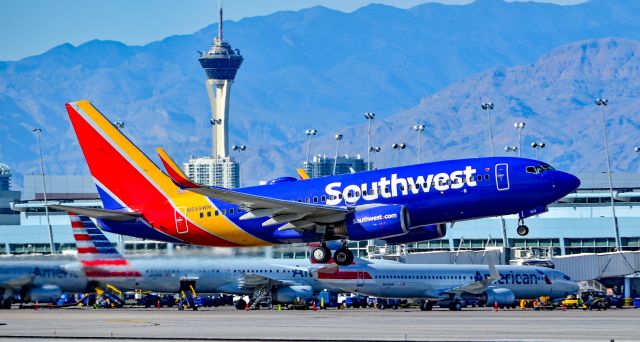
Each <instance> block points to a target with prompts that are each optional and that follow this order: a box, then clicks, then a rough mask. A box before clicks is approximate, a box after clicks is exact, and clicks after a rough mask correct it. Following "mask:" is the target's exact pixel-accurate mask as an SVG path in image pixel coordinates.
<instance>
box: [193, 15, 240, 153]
mask: <svg viewBox="0 0 640 342" xmlns="http://www.w3.org/2000/svg"><path fill="white" fill-rule="evenodd" d="M198 60H199V61H200V65H201V66H202V68H203V69H204V71H205V73H206V74H207V81H206V86H207V91H208V93H209V102H210V105H211V115H212V120H211V124H212V128H211V129H212V134H213V146H212V154H213V156H215V157H216V158H227V157H229V129H228V125H229V96H230V92H231V84H232V83H233V80H234V79H235V78H236V73H237V72H238V69H239V68H240V65H242V61H243V60H244V59H243V58H242V55H240V51H239V50H238V49H235V50H234V49H232V48H231V45H230V44H229V43H228V42H226V41H225V40H224V39H223V36H222V7H221V8H220V13H219V20H218V36H217V37H215V38H214V40H213V44H212V45H211V48H210V49H209V51H208V52H206V53H203V54H202V55H201V56H200V58H199V59H198Z"/></svg>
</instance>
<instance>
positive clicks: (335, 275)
mask: <svg viewBox="0 0 640 342" xmlns="http://www.w3.org/2000/svg"><path fill="white" fill-rule="evenodd" d="M314 276H315V277H317V278H318V280H321V281H322V282H324V283H326V284H329V285H330V286H331V287H339V288H341V289H343V290H345V291H348V292H356V293H362V294H366V295H369V296H375V297H383V298H411V299H420V300H421V302H420V309H421V310H423V311H428V310H431V309H432V307H433V305H434V304H436V305H440V306H448V307H449V309H450V310H454V311H457V310H460V309H461V308H462V302H463V301H464V300H466V299H473V300H478V301H479V302H480V304H481V305H487V306H493V305H494V304H497V305H499V306H500V307H515V305H516V300H517V299H535V298H539V297H541V296H549V297H551V298H554V299H555V298H564V297H566V296H567V295H569V294H574V293H576V292H577V291H578V288H579V287H578V284H576V282H575V281H572V280H571V279H570V278H569V276H567V275H566V274H564V273H562V272H560V271H557V270H553V269H549V268H545V267H537V266H500V265H499V266H493V265H489V266H487V265H422V264H402V263H396V262H393V263H368V264H358V265H353V266H346V267H340V269H339V270H338V271H337V272H324V271H322V270H320V271H319V272H317V273H315V274H314Z"/></svg>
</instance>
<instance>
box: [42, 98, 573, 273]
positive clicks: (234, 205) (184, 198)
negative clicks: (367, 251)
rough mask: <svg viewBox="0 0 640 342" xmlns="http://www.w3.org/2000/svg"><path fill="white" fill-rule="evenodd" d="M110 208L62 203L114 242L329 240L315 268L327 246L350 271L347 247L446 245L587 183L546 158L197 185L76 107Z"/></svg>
mask: <svg viewBox="0 0 640 342" xmlns="http://www.w3.org/2000/svg"><path fill="white" fill-rule="evenodd" d="M66 107H67V112H68V113H69V118H70V119H71V123H72V125H73V128H74V130H75V132H76V135H77V137H78V140H79V142H80V146H81V148H82V151H83V153H84V156H85V159H86V161H87V164H88V165H89V170H90V172H91V174H92V176H93V178H94V180H95V183H96V186H97V188H98V193H99V194H100V196H101V199H102V202H103V205H104V209H89V208H76V207H69V206H62V205H52V206H51V207H53V208H55V209H59V210H66V211H72V212H76V213H78V214H81V215H86V216H89V217H93V218H96V219H98V222H99V224H100V226H101V227H102V228H103V229H104V230H106V231H110V232H113V233H116V234H124V235H129V236H134V237H138V238H143V239H153V240H159V241H166V242H174V243H185V244H197V245H205V246H227V247H237V246H266V245H274V244H284V243H294V242H318V241H319V242H320V246H318V247H316V248H315V249H314V250H313V251H312V260H313V261H314V262H320V263H326V262H328V261H329V260H330V259H331V250H330V249H329V248H327V246H326V241H330V240H341V241H343V247H342V248H340V249H338V250H337V251H336V252H335V253H334V254H333V259H334V260H335V262H336V263H337V264H339V265H349V264H351V262H352V261H353V253H352V252H351V251H350V250H348V249H347V244H346V241H347V240H352V241H358V240H369V239H382V240H386V241H387V242H388V243H410V242H416V241H423V240H429V239H436V238H440V237H443V236H444V235H445V233H446V228H445V227H446V226H445V223H447V222H455V221H460V220H469V219H475V218H481V217H488V216H498V215H508V214H519V217H520V221H519V227H518V233H519V234H521V235H526V234H527V233H528V230H529V229H528V228H527V226H525V225H524V218H526V217H529V216H531V215H536V214H539V213H542V212H544V211H545V210H546V206H547V205H548V204H550V203H552V202H554V201H556V200H558V199H560V198H562V197H563V196H565V195H566V194H568V193H570V192H572V191H574V190H575V189H576V188H577V187H578V185H579V184H580V181H579V180H578V178H576V177H575V176H573V175H571V174H568V173H565V172H561V171H557V170H555V169H554V168H552V167H551V166H549V165H548V164H545V163H543V162H540V161H536V160H531V159H524V158H512V157H493V158H474V159H460V160H449V161H441V162H433V163H425V164H418V165H410V166H403V167H394V168H389V169H380V170H373V171H367V172H359V173H354V174H347V175H338V176H330V177H322V178H314V179H306V180H300V181H297V180H295V178H279V179H275V180H272V181H270V182H268V183H267V184H266V185H262V186H253V187H245V188H241V189H225V188H220V187H209V186H201V185H198V184H194V183H192V182H191V181H190V180H189V179H188V178H187V177H186V176H185V175H184V173H183V172H182V171H181V170H180V168H179V167H178V166H177V165H176V164H175V163H174V162H173V161H172V160H171V158H169V156H168V155H167V154H166V153H165V152H164V151H163V150H162V149H158V153H159V154H160V159H161V160H162V163H163V164H164V167H165V169H166V173H164V172H162V171H161V170H160V169H159V168H158V167H157V166H156V165H155V164H154V163H153V162H152V161H151V160H150V159H149V158H148V157H147V156H146V155H144V154H143V153H142V151H140V149H138V148H137V147H136V146H135V145H134V144H133V143H132V142H131V141H130V140H129V139H127V137H125V136H124V135H123V134H122V133H121V132H120V131H119V130H118V129H117V128H116V127H115V126H114V125H113V124H112V123H111V121H109V120H108V119H107V118H106V117H105V116H104V115H102V113H100V112H99V111H98V110H97V109H96V108H95V107H94V106H93V105H92V104H91V103H89V102H88V101H78V102H72V103H68V104H67V105H66Z"/></svg>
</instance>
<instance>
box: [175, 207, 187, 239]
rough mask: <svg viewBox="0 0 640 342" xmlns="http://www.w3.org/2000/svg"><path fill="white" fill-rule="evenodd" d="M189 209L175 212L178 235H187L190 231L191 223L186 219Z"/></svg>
mask: <svg viewBox="0 0 640 342" xmlns="http://www.w3.org/2000/svg"><path fill="white" fill-rule="evenodd" d="M186 212H187V208H185V207H180V208H179V210H176V211H175V219H176V232H177V233H178V234H185V233H187V232H188V231H189V223H188V222H187V219H186V215H187V214H186Z"/></svg>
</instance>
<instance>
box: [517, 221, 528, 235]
mask: <svg viewBox="0 0 640 342" xmlns="http://www.w3.org/2000/svg"><path fill="white" fill-rule="evenodd" d="M516 232H518V235H520V236H525V235H527V234H529V227H527V226H526V225H525V224H524V220H523V219H519V220H518V228H517V229H516Z"/></svg>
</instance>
